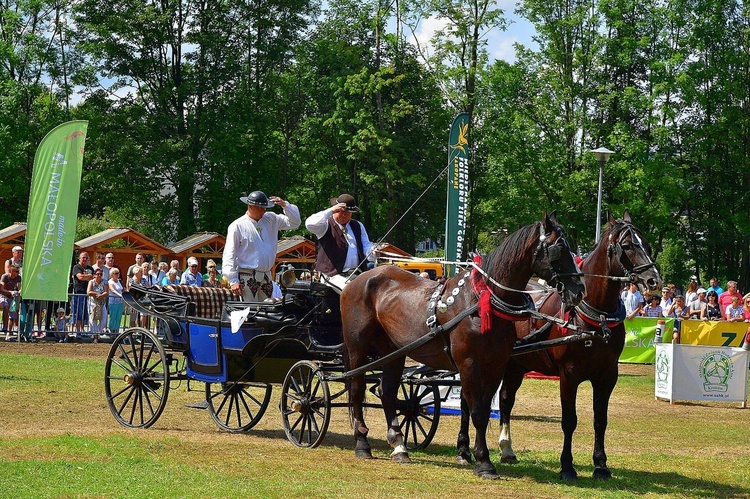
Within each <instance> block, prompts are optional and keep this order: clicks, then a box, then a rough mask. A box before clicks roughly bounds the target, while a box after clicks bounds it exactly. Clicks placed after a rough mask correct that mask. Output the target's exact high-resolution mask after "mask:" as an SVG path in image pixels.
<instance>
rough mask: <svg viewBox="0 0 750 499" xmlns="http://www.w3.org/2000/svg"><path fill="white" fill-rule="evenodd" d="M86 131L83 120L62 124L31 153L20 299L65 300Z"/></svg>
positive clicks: (86, 125) (74, 233) (66, 297)
mask: <svg viewBox="0 0 750 499" xmlns="http://www.w3.org/2000/svg"><path fill="white" fill-rule="evenodd" d="M87 128H88V121H69V122H67V123H63V124H62V125H59V126H57V127H56V128H54V129H53V130H52V131H51V132H49V133H48V134H47V136H46V137H44V139H42V142H41V143H40V144H39V147H38V148H37V150H36V156H35V157H34V173H33V175H32V177H31V193H30V196H29V214H28V219H27V225H26V248H24V265H23V281H22V285H21V290H22V291H21V294H22V295H23V297H24V298H25V299H28V300H52V301H67V299H68V280H69V275H68V274H69V273H70V264H71V260H72V258H73V245H74V244H75V235H76V220H77V217H78V194H79V192H80V189H81V172H82V169H83V149H84V145H85V143H86V130H87Z"/></svg>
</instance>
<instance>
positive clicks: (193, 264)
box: [180, 256, 203, 287]
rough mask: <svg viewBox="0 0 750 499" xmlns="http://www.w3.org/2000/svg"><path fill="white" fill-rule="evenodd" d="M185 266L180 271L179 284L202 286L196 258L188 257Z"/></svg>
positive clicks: (201, 276)
mask: <svg viewBox="0 0 750 499" xmlns="http://www.w3.org/2000/svg"><path fill="white" fill-rule="evenodd" d="M187 267H188V268H186V269H185V272H183V273H182V277H181V278H180V284H186V285H188V286H198V287H200V286H203V274H201V273H200V272H199V269H198V259H197V258H195V257H194V256H191V257H190V258H188V261H187Z"/></svg>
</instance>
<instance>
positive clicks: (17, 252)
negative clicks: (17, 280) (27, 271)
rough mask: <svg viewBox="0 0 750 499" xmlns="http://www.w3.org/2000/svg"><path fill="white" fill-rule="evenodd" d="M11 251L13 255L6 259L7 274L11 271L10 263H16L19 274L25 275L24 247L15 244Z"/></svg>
mask: <svg viewBox="0 0 750 499" xmlns="http://www.w3.org/2000/svg"><path fill="white" fill-rule="evenodd" d="M11 251H12V253H13V256H12V257H11V258H8V259H7V260H5V274H9V273H10V264H11V263H15V264H16V265H18V275H23V271H22V269H23V248H22V247H20V246H13V249H12V250H11Z"/></svg>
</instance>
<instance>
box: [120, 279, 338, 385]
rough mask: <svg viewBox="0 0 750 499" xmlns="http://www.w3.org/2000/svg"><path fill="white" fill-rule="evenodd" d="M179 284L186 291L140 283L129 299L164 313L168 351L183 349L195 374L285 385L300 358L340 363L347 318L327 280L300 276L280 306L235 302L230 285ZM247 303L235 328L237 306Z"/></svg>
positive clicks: (147, 310) (156, 313) (163, 332)
mask: <svg viewBox="0 0 750 499" xmlns="http://www.w3.org/2000/svg"><path fill="white" fill-rule="evenodd" d="M172 289H173V290H174V291H176V292H177V293H182V294H175V293H174V292H166V291H159V290H153V289H144V288H139V287H134V289H133V290H132V291H131V293H130V294H129V295H126V300H127V301H128V303H129V305H130V306H131V307H133V308H134V309H136V310H138V311H139V312H141V313H146V314H148V315H151V316H154V317H155V318H156V319H157V323H158V324H159V326H158V329H159V332H160V333H161V336H162V338H163V339H162V343H163V344H164V346H165V347H166V348H167V350H171V351H173V352H181V353H183V354H184V356H185V359H186V371H185V375H186V377H187V378H188V379H191V380H196V381H201V382H205V383H225V382H230V381H242V382H256V381H258V382H264V383H281V382H282V381H283V380H284V377H285V375H286V374H287V372H288V371H289V369H290V368H291V366H292V365H294V363H296V362H298V361H299V360H316V361H328V362H333V363H334V364H340V360H341V352H342V339H341V318H340V315H338V316H333V317H331V313H330V312H331V311H330V308H329V307H328V306H327V302H329V301H330V300H331V299H332V297H331V296H330V293H332V291H330V289H328V288H327V287H326V286H324V285H322V284H319V283H311V282H309V281H298V283H297V284H295V285H293V286H290V287H288V288H287V290H286V291H287V292H286V294H285V297H284V299H283V300H282V302H281V303H278V304H251V303H245V302H237V301H230V300H227V299H226V298H228V297H230V296H231V295H229V294H228V293H227V292H226V290H223V289H212V288H197V287H188V286H180V287H174V288H172ZM248 307H250V309H251V310H250V313H249V315H248V318H247V319H246V320H245V321H244V323H243V324H242V325H241V326H240V328H239V330H238V331H237V332H232V327H231V319H230V314H231V312H232V311H239V310H243V309H247V308H248ZM335 310H336V312H338V309H337V308H336V309H335ZM206 315H209V316H213V317H206Z"/></svg>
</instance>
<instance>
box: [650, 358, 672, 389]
mask: <svg viewBox="0 0 750 499" xmlns="http://www.w3.org/2000/svg"><path fill="white" fill-rule="evenodd" d="M654 364H655V365H656V388H657V389H660V390H666V389H668V388H669V386H668V383H667V381H668V380H669V355H667V352H666V351H665V350H660V351H659V354H658V355H657V356H656V360H655V361H654Z"/></svg>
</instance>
